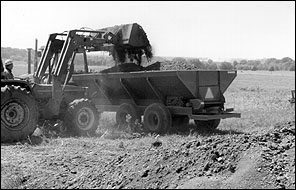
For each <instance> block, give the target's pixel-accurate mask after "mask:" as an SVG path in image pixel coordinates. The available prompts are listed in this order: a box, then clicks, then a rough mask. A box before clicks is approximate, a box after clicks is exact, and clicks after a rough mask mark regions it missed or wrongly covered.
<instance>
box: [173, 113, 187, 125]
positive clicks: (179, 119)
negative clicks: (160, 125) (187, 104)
mask: <svg viewBox="0 0 296 190" xmlns="http://www.w3.org/2000/svg"><path fill="white" fill-rule="evenodd" d="M187 124H189V117H188V116H187V115H178V116H173V126H174V127H179V126H181V125H187Z"/></svg>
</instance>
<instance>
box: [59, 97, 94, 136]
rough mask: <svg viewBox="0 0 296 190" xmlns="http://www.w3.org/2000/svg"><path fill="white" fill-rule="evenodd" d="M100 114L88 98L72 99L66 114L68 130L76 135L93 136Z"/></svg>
mask: <svg viewBox="0 0 296 190" xmlns="http://www.w3.org/2000/svg"><path fill="white" fill-rule="evenodd" d="M99 119H100V114H99V113H98V110H97V109H96V107H95V105H94V104H93V103H92V102H91V101H90V100H88V99H83V98H82V99H77V100H74V101H72V102H71V103H70V104H69V106H68V109H67V111H66V114H65V120H64V121H65V125H66V128H67V132H68V133H69V134H71V135H75V136H93V135H94V134H95V132H96V130H97V128H98V125H99Z"/></svg>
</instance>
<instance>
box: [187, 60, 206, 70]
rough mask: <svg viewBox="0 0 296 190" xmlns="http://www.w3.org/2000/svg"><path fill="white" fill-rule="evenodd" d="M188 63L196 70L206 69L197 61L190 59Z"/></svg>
mask: <svg viewBox="0 0 296 190" xmlns="http://www.w3.org/2000/svg"><path fill="white" fill-rule="evenodd" d="M189 63H190V64H192V65H193V66H194V67H195V68H198V69H205V68H206V66H205V64H204V63H202V62H201V61H200V60H199V59H190V60H189Z"/></svg>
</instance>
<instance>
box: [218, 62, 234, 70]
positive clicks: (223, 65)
mask: <svg viewBox="0 0 296 190" xmlns="http://www.w3.org/2000/svg"><path fill="white" fill-rule="evenodd" d="M219 69H223V70H231V69H233V65H232V64H231V63H229V62H226V61H224V62H222V63H221V64H220V66H219Z"/></svg>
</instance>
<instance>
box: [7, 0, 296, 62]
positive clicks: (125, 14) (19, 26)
mask: <svg viewBox="0 0 296 190" xmlns="http://www.w3.org/2000/svg"><path fill="white" fill-rule="evenodd" d="M129 23H138V24H139V25H141V26H142V28H143V29H144V30H145V32H146V33H147V36H148V39H149V41H150V43H151V45H152V49H153V53H154V55H156V56H164V57H166V56H170V57H195V58H211V59H213V60H221V59H222V60H223V59H231V58H241V59H261V58H278V59H281V58H283V57H290V58H292V59H294V60H295V1H237V2H235V1H1V47H12V48H21V49H26V48H33V49H34V48H35V39H38V47H40V46H44V45H46V42H47V38H48V36H49V34H51V33H57V32H63V31H66V30H72V29H80V28H82V27H88V28H91V29H100V28H104V27H111V26H114V25H121V24H129Z"/></svg>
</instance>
